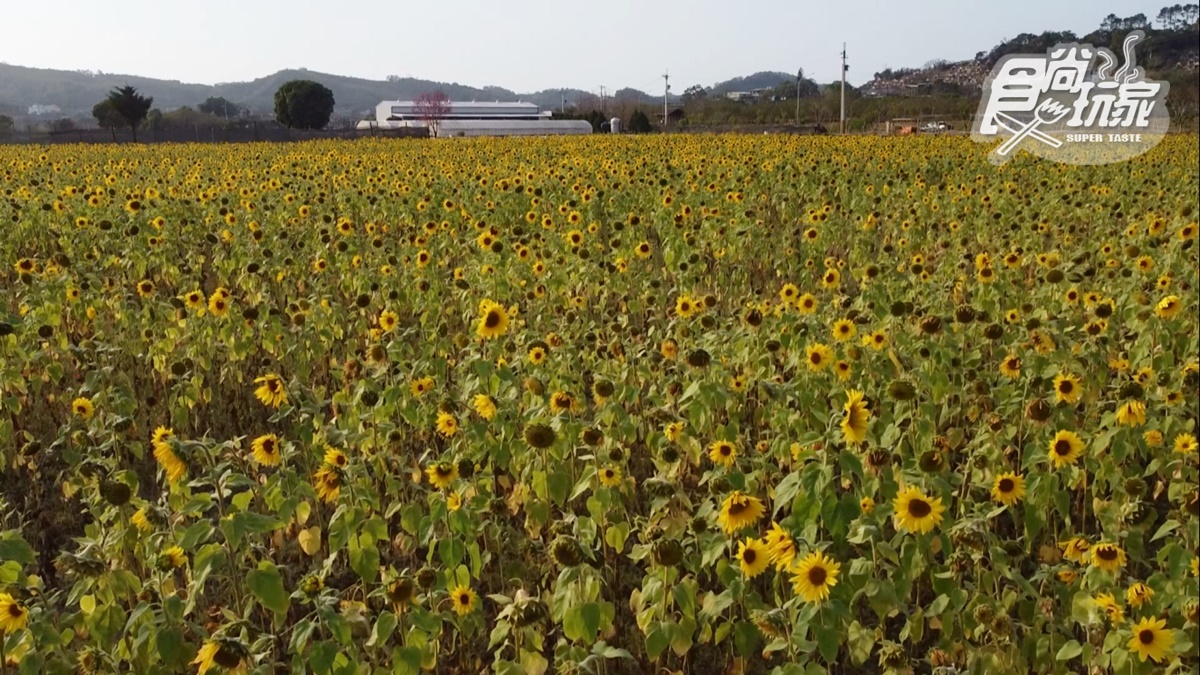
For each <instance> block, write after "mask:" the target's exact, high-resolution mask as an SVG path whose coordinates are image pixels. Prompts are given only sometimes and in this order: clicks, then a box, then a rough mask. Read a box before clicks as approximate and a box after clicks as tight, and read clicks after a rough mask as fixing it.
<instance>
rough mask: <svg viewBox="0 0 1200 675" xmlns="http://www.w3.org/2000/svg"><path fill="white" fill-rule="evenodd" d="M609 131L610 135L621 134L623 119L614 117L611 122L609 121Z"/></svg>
mask: <svg viewBox="0 0 1200 675" xmlns="http://www.w3.org/2000/svg"><path fill="white" fill-rule="evenodd" d="M608 130H609V132H610V133H614V134H619V133H621V118H620V117H614V118H612V119H611V120H609V121H608Z"/></svg>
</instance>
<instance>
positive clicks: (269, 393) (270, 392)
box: [254, 373, 288, 408]
mask: <svg viewBox="0 0 1200 675" xmlns="http://www.w3.org/2000/svg"><path fill="white" fill-rule="evenodd" d="M254 384H257V385H258V388H257V389H255V390H254V396H255V397H256V398H258V400H259V401H262V403H263V405H267V406H270V407H272V408H278V407H279V406H281V405H283V404H284V403H287V400H288V397H287V389H285V388H284V386H283V380H282V379H280V377H279V376H278V375H275V374H274V373H268V374H266V375H263V376H261V377H256V378H254Z"/></svg>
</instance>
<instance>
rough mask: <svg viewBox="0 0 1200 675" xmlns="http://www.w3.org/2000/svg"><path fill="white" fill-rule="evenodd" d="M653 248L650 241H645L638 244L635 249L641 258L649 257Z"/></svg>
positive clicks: (635, 252)
mask: <svg viewBox="0 0 1200 675" xmlns="http://www.w3.org/2000/svg"><path fill="white" fill-rule="evenodd" d="M652 250H653V249H651V247H650V242H648V241H643V242H641V243H640V244H638V245H637V248H635V249H634V254H636V255H637V257H639V258H649V257H650V252H651V251H652Z"/></svg>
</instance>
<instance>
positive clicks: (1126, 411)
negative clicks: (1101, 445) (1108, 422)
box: [1117, 401, 1146, 427]
mask: <svg viewBox="0 0 1200 675" xmlns="http://www.w3.org/2000/svg"><path fill="white" fill-rule="evenodd" d="M1117 422H1118V423H1119V424H1123V425H1125V426H1127V427H1140V426H1142V425H1143V424H1145V423H1146V404H1145V403H1142V402H1141V401H1126V402H1125V403H1123V404H1121V407H1120V408H1117Z"/></svg>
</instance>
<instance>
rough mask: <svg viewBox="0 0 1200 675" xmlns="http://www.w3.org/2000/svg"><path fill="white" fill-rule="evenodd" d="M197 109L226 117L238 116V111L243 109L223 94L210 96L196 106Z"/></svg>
mask: <svg viewBox="0 0 1200 675" xmlns="http://www.w3.org/2000/svg"><path fill="white" fill-rule="evenodd" d="M196 110H199V111H200V112H203V113H208V114H209V115H216V116H217V117H224V118H225V119H229V118H231V117H237V116H238V113H240V112H241V111H242V109H241V107H240V106H238V104H236V103H233V102H230V101H227V100H226V99H225V98H224V97H223V96H209V97H208V98H207V99H205V100H204V103H201V104H200V105H198V106H196Z"/></svg>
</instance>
